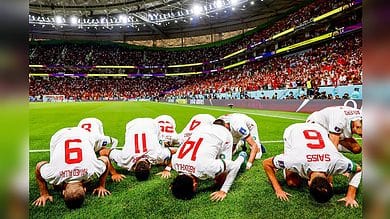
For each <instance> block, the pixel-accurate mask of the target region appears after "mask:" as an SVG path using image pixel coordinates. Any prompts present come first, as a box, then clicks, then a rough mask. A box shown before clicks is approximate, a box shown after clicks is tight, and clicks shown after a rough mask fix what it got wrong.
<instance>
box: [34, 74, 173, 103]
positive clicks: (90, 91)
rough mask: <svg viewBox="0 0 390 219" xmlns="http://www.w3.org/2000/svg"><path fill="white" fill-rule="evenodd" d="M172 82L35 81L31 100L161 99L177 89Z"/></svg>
mask: <svg viewBox="0 0 390 219" xmlns="http://www.w3.org/2000/svg"><path fill="white" fill-rule="evenodd" d="M176 87H177V85H176V84H175V80H172V79H171V78H168V77H167V78H148V79H144V78H133V79H127V78H110V79H108V78H97V77H96V78H93V77H86V78H72V77H49V78H41V77H32V78H30V92H29V93H30V94H29V95H30V97H33V98H34V99H36V100H41V99H42V96H43V95H54V94H56V95H65V98H66V99H68V100H124V99H136V98H140V99H143V98H158V97H159V96H160V95H162V94H163V91H169V90H170V89H174V88H176Z"/></svg>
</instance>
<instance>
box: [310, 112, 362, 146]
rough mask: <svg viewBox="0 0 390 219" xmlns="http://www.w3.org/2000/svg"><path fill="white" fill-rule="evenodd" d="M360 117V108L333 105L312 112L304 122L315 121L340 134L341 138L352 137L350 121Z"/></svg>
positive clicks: (329, 130) (331, 131)
mask: <svg viewBox="0 0 390 219" xmlns="http://www.w3.org/2000/svg"><path fill="white" fill-rule="evenodd" d="M361 118H362V113H361V110H360V109H355V108H352V107H349V106H333V107H326V108H324V109H322V110H320V111H317V112H314V113H312V114H311V115H310V116H309V117H308V118H307V121H306V122H309V123H317V124H319V125H321V126H322V127H324V128H325V129H326V130H327V131H328V132H330V133H335V134H340V137H341V139H344V138H352V130H351V128H352V127H351V122H352V121H353V120H355V119H361Z"/></svg>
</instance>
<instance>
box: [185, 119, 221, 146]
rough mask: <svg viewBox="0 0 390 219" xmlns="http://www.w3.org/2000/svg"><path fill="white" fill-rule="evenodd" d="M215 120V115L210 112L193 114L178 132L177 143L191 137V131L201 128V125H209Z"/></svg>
mask: <svg viewBox="0 0 390 219" xmlns="http://www.w3.org/2000/svg"><path fill="white" fill-rule="evenodd" d="M214 121H215V117H214V116H212V115H210V114H197V115H194V116H193V117H192V118H191V119H190V121H189V122H188V124H187V125H186V127H184V129H183V130H182V131H181V133H180V134H179V137H178V138H179V143H180V144H181V143H183V142H184V141H185V140H186V139H187V138H189V137H191V135H192V133H193V132H194V131H195V130H197V129H201V128H202V127H203V126H207V125H211V124H213V122H214Z"/></svg>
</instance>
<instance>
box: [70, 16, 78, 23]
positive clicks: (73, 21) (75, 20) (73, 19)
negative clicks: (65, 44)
mask: <svg viewBox="0 0 390 219" xmlns="http://www.w3.org/2000/svg"><path fill="white" fill-rule="evenodd" d="M70 24H71V25H76V24H77V17H76V16H71V17H70Z"/></svg>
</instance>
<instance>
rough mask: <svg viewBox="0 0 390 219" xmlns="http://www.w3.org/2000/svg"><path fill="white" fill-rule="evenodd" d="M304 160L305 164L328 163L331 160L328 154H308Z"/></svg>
mask: <svg viewBox="0 0 390 219" xmlns="http://www.w3.org/2000/svg"><path fill="white" fill-rule="evenodd" d="M306 160H307V162H321V161H326V162H329V161H330V160H331V159H330V154H308V155H306Z"/></svg>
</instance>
